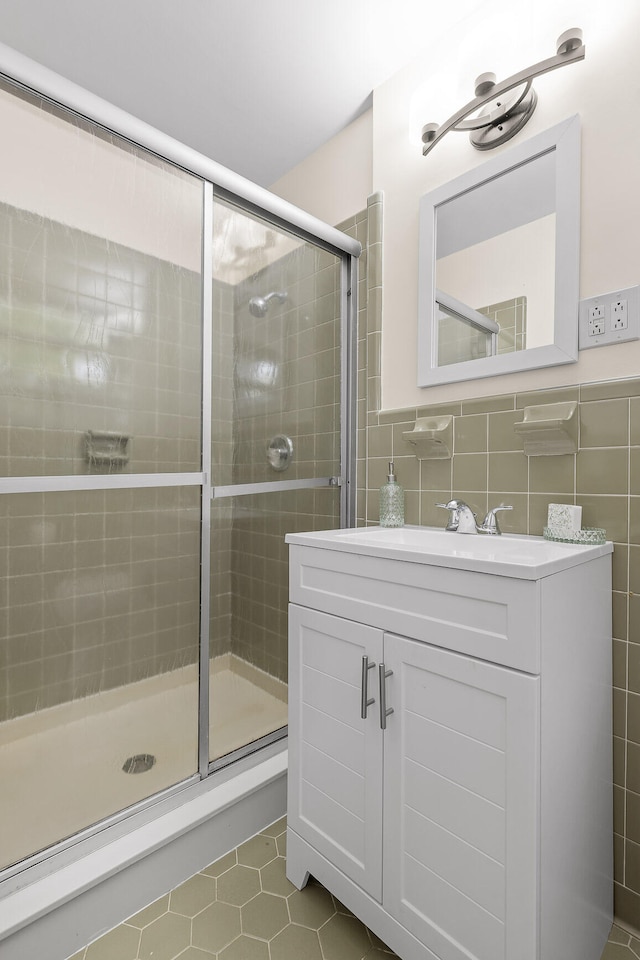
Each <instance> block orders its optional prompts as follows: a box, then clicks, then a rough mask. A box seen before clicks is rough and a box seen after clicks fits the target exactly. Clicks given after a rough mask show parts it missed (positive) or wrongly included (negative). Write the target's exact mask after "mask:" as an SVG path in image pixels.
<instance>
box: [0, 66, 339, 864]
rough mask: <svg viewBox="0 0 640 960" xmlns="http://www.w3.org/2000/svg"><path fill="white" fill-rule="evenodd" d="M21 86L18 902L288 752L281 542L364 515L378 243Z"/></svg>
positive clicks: (4, 209) (9, 341)
mask: <svg viewBox="0 0 640 960" xmlns="http://www.w3.org/2000/svg"><path fill="white" fill-rule="evenodd" d="M21 62H22V61H19V62H18V66H20V64H21ZM17 73H18V76H17V80H18V81H20V80H22V81H23V82H22V83H19V82H16V74H15V73H14V76H13V78H11V79H10V78H9V77H5V78H4V79H2V80H1V81H0V124H1V125H2V129H3V134H4V135H3V150H2V152H1V154H0V371H1V378H0V397H1V399H0V410H1V415H0V525H1V527H2V531H3V532H2V537H1V538H0V771H1V773H2V780H3V789H2V791H1V792H0V858H1V862H0V881H1V880H3V879H5V878H8V877H11V876H13V875H17V874H18V873H19V872H21V871H23V870H25V869H26V868H28V867H30V866H32V865H34V864H38V863H40V862H42V861H43V860H44V858H46V857H48V856H50V855H51V854H52V853H57V852H60V851H65V850H67V849H69V848H70V847H71V846H72V845H73V844H75V843H77V842H78V840H79V839H82V838H86V837H91V836H92V835H94V834H97V832H98V831H99V830H100V829H103V828H104V826H105V824H112V823H118V822H120V821H124V820H125V818H127V817H129V816H131V814H132V813H133V812H135V813H138V812H140V811H141V810H144V809H145V808H146V807H150V806H151V805H152V804H153V803H154V802H157V800H158V798H159V797H166V796H167V795H171V793H172V791H173V792H176V793H177V792H178V791H184V790H185V786H188V785H189V784H196V783H199V782H200V781H202V780H203V779H205V778H207V777H210V776H212V775H215V773H216V771H217V770H218V769H219V768H220V767H223V766H225V767H226V766H227V765H228V764H230V763H231V762H232V761H233V760H235V759H237V758H239V757H245V756H246V755H247V754H248V753H250V752H251V751H255V750H257V749H259V748H260V747H261V746H263V745H265V744H268V743H270V742H273V741H274V740H275V739H277V738H280V737H283V736H284V735H285V734H286V722H287V720H286V717H287V709H286V690H287V687H286V681H287V646H286V602H287V555H286V550H285V544H284V535H285V533H287V532H288V531H295V530H301V529H311V528H326V527H333V526H339V525H348V524H349V523H350V522H351V518H352V499H353V494H352V490H353V484H352V482H351V480H352V477H351V465H352V462H353V451H352V450H351V448H350V442H351V436H352V435H353V429H352V426H353V423H352V420H353V416H354V413H353V404H352V401H351V390H352V374H351V371H352V367H353V360H354V357H353V346H352V345H353V342H354V340H353V324H352V317H353V316H354V313H355V305H354V301H355V290H356V284H355V279H354V274H355V264H356V260H355V257H356V256H357V254H358V245H357V244H356V243H355V242H354V241H351V240H349V238H347V237H345V236H343V235H342V234H340V233H338V231H336V230H333V229H332V228H329V227H326V226H325V225H322V224H319V223H318V222H317V221H315V220H313V218H310V217H306V216H305V215H304V214H302V213H301V212H300V211H296V210H295V208H292V207H289V206H288V205H287V204H284V203H282V202H281V201H278V200H277V199H276V198H273V197H270V196H269V195H268V194H266V192H265V191H262V190H260V189H259V188H256V187H253V186H252V185H251V184H248V183H247V182H246V181H242V180H241V179H240V178H236V177H234V176H233V175H232V174H229V172H228V171H224V169H223V168H219V167H217V165H216V164H213V163H211V162H210V161H207V160H206V159H205V158H202V157H200V156H199V155H198V154H196V153H194V152H193V151H190V150H188V149H187V148H184V147H182V146H181V145H179V144H176V143H175V142H174V141H171V140H169V139H168V138H164V137H163V136H162V135H160V134H157V132H156V131H153V130H150V128H146V127H145V126H144V125H142V124H138V123H137V122H136V121H133V120H132V119H131V118H128V117H126V115H124V114H121V113H120V112H119V111H116V110H115V109H114V110H110V109H109V108H108V105H104V104H98V106H97V107H96V110H95V112H93V113H92V110H91V109H87V107H86V104H87V103H89V105H91V102H92V101H91V98H88V97H84V98H83V95H82V94H81V93H77V98H79V99H81V100H82V102H83V108H82V110H78V111H74V110H73V109H71V108H72V107H74V106H75V105H76V104H75V103H74V97H76V93H74V88H73V87H72V85H68V86H67V87H65V88H64V90H63V93H64V95H62V94H60V95H57V94H56V89H55V88H56V81H55V80H51V79H50V78H49V79H50V88H49V89H48V90H47V91H46V93H47V94H48V95H47V96H44V95H43V94H42V92H36V91H35V90H34V89H33V87H34V86H35V85H34V84H33V83H30V84H28V85H27V84H26V81H24V79H23V78H22V77H21V76H20V75H19V73H20V71H19V70H18V71H17ZM27 86H31V88H32V89H28V88H27ZM63 87H64V84H63ZM61 89H62V88H61ZM67 94H68V95H67ZM54 101H58V102H54ZM80 113H83V114H84V115H83V116H81V115H80ZM88 117H91V119H88ZM96 120H99V121H101V122H96ZM352 291H353V296H352ZM43 785H44V786H43Z"/></svg>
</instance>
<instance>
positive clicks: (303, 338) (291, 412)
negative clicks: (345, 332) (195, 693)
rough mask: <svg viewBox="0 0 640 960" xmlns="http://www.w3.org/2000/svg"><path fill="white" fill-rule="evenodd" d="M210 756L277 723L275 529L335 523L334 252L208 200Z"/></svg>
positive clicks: (281, 614)
mask: <svg viewBox="0 0 640 960" xmlns="http://www.w3.org/2000/svg"><path fill="white" fill-rule="evenodd" d="M212 220H213V224H212V231H213V278H214V279H213V302H214V309H213V347H212V364H213V379H212V384H213V396H212V404H211V424H212V437H211V438H212V445H211V450H212V466H211V485H212V489H211V495H212V498H213V501H212V511H211V578H212V579H211V583H212V592H211V619H210V631H211V634H210V651H211V660H210V673H211V690H210V740H209V743H210V759H211V760H212V761H219V760H220V759H221V758H226V759H228V757H229V756H234V755H235V751H237V750H239V749H242V748H244V747H246V746H247V745H248V744H251V743H252V742H255V741H258V742H262V741H263V740H264V738H265V737H268V736H269V735H271V734H273V733H274V732H275V731H277V730H281V729H282V728H283V727H284V726H285V725H286V723H287V596H288V564H287V547H286V544H285V542H284V538H285V535H286V533H288V532H292V531H294V530H301V529H318V528H321V527H323V528H326V527H336V526H339V525H340V506H341V488H340V485H339V484H340V478H341V454H342V450H341V408H342V393H341V383H342V376H341V371H342V360H343V353H342V349H341V343H342V317H341V314H342V302H341V295H340V291H341V266H342V265H341V258H340V257H339V256H338V255H337V254H336V253H334V252H331V251H329V250H326V249H323V248H322V247H321V246H320V245H318V244H317V243H314V242H312V241H311V240H308V239H302V238H300V237H299V236H296V235H294V234H293V233H291V232H290V231H288V230H286V229H284V228H282V227H280V226H276V225H274V224H271V223H269V222H267V221H265V220H264V219H262V218H258V217H256V216H254V215H252V214H250V213H248V212H246V211H244V210H242V209H240V208H238V207H237V206H235V205H233V204H231V203H229V202H228V201H224V200H221V199H216V200H215V201H214V204H213V218H212Z"/></svg>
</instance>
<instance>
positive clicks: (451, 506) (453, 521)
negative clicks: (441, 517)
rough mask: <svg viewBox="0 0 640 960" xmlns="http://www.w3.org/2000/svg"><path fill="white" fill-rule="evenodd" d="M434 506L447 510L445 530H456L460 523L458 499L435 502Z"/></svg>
mask: <svg viewBox="0 0 640 960" xmlns="http://www.w3.org/2000/svg"><path fill="white" fill-rule="evenodd" d="M436 507H442V509H443V510H448V511H449V519H448V521H447V525H446V527H445V530H451V531H454V532H455V531H456V530H457V529H458V524H459V523H460V514H459V512H458V501H457V500H450V501H449V503H436Z"/></svg>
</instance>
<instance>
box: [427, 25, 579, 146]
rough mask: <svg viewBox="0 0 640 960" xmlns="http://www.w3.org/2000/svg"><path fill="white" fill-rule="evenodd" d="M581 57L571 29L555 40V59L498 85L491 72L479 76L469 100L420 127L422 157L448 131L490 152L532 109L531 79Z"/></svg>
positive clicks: (575, 32) (534, 101)
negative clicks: (439, 121)
mask: <svg viewBox="0 0 640 960" xmlns="http://www.w3.org/2000/svg"><path fill="white" fill-rule="evenodd" d="M584 57H585V46H584V44H583V42H582V30H579V29H578V28H577V27H574V28H573V29H571V30H566V31H565V32H564V33H563V34H561V35H560V36H559V37H558V40H557V43H556V55H555V57H549V58H548V59H547V60H542V61H540V63H536V64H534V65H533V66H532V67H527V69H526V70H521V71H520V72H519V73H514V75H513V76H512V77H509V78H508V79H507V80H502V81H501V82H500V83H496V76H495V74H494V73H483V74H481V75H480V76H479V77H478V78H477V80H476V83H475V91H474V92H475V98H474V99H473V100H470V101H469V103H467V104H465V106H464V107H462V108H461V109H460V110H458V111H457V113H454V114H453V116H451V117H449V119H448V120H447V121H446V123H442V124H437V123H427V124H425V125H424V127H423V128H422V142H423V144H424V146H423V148H422V154H423V156H425V157H426V155H427V154H428V153H429V152H430V151H431V150H433V148H434V147H435V145H436V143H438V142H439V141H440V140H442V138H443V137H444V135H445V134H446V133H448V132H449V131H450V130H456V131H463V130H466V131H468V132H469V139H470V140H471V143H472V144H473V146H474V147H475V148H476V149H477V150H492V149H493V148H494V147H498V146H500V144H501V143H505V142H506V141H507V140H510V139H511V137H514V136H515V135H516V134H517V133H518V132H519V131H520V130H522V128H523V127H524V125H525V124H526V123H527V122H528V120H529V118H530V117H531V116H532V114H533V112H534V110H535V108H536V104H537V102H538V97H537V95H536V92H535V90H534V89H533V87H532V83H533V80H534V78H535V77H539V76H541V75H542V74H543V73H549V71H551V70H557V69H558V67H564V66H566V65H567V64H569V63H576V62H577V61H578V60H584ZM483 108H484V109H483ZM478 111H480V112H478Z"/></svg>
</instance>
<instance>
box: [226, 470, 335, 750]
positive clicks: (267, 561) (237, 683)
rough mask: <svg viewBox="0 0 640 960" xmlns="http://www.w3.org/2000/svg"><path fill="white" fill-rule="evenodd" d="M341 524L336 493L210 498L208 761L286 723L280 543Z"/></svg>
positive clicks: (284, 561)
mask: <svg viewBox="0 0 640 960" xmlns="http://www.w3.org/2000/svg"><path fill="white" fill-rule="evenodd" d="M339 526H340V493H339V490H338V488H336V487H316V488H310V489H303V490H286V491H285V490H283V491H280V492H275V493H261V494H255V495H253V494H250V495H247V496H240V497H226V498H221V499H219V500H215V499H214V501H213V503H212V511H211V610H212V615H211V648H210V650H211V661H210V677H211V696H210V730H209V744H210V758H211V760H217V759H219V758H220V757H222V756H224V755H226V754H228V753H231V752H232V751H233V750H236V749H239V748H241V747H243V746H245V745H246V744H249V743H251V742H253V741H254V740H258V739H259V738H261V737H264V736H266V735H268V734H270V733H272V732H274V731H275V730H278V729H280V728H281V727H283V726H284V725H285V724H286V723H287V600H288V586H289V583H288V580H289V563H288V550H289V548H288V545H287V544H286V543H285V540H284V538H285V535H286V534H287V533H293V532H295V531H300V530H326V529H331V528H335V527H339Z"/></svg>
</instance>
